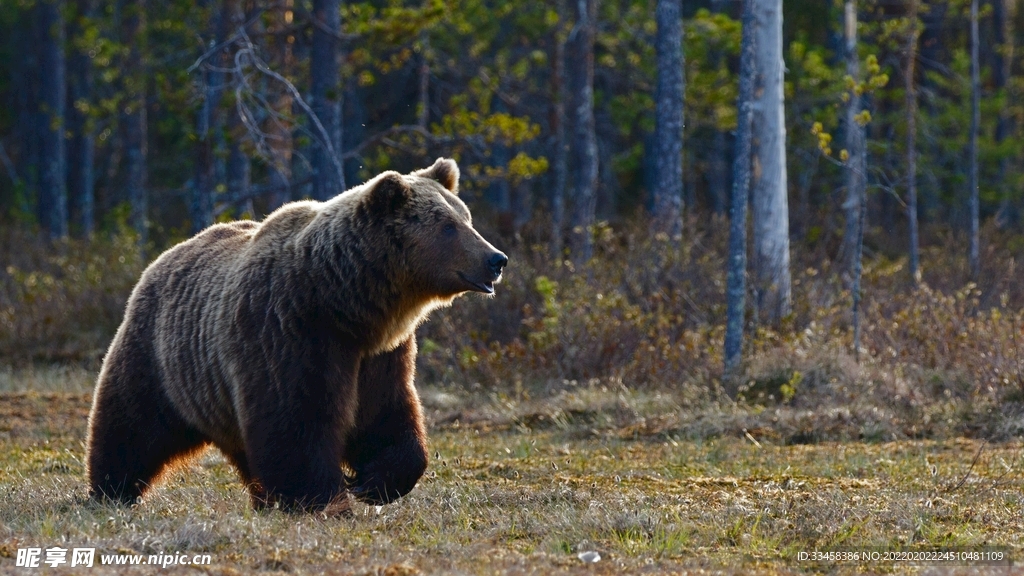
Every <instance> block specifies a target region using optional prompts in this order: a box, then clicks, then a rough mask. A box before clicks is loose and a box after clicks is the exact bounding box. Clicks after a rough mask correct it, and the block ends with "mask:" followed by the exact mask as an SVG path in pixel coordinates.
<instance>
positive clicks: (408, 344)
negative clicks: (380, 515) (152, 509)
mask: <svg viewBox="0 0 1024 576" xmlns="http://www.w3.org/2000/svg"><path fill="white" fill-rule="evenodd" d="M458 178H459V169H458V167H457V166H456V164H455V162H454V161H452V160H447V159H438V160H437V162H435V163H434V165H433V166H431V167H430V168H427V169H425V170H420V171H417V172H413V173H411V174H408V175H401V174H398V173H396V172H385V173H383V174H381V175H380V176H378V177H376V178H374V179H373V180H370V181H369V182H367V183H365V184H363V185H361V186H358V187H355V188H353V189H351V190H349V191H347V192H345V193H343V194H339V195H338V196H336V197H334V198H333V199H331V200H328V201H326V202H322V203H321V202H312V201H304V202H293V203H291V204H287V205H285V206H282V207H281V208H280V209H278V210H277V211H275V212H273V213H272V214H270V215H269V216H268V217H267V218H266V219H265V220H264V221H263V222H261V223H257V222H249V221H241V222H233V223H228V224H217V225H214V226H211V227H210V228H207V229H206V230H204V231H203V232H201V233H199V234H198V235H196V236H195V237H193V238H191V239H190V240H188V241H186V242H183V243H181V244H178V245H177V246H175V247H173V248H171V249H170V250H168V251H167V252H164V253H163V254H162V255H161V256H160V257H159V258H157V259H156V261H154V262H153V263H152V264H151V265H150V266H149V267H148V268H147V269H146V270H145V272H143V274H142V278H141V279H140V280H139V283H138V285H137V286H136V287H135V289H134V291H133V292H132V295H131V297H130V298H129V300H128V306H127V310H126V312H125V316H124V320H123V322H122V323H121V326H120V328H119V329H118V331H117V335H116V336H115V337H114V340H113V342H112V343H111V345H110V349H109V350H108V352H107V355H106V357H105V358H104V360H103V367H102V369H101V371H100V375H99V381H98V383H97V386H96V392H95V398H94V400H93V407H92V413H91V414H90V416H89V436H88V442H87V452H88V454H87V465H88V477H89V484H90V494H91V495H92V496H93V497H94V498H98V499H103V498H110V499H113V500H118V501H122V502H128V503H130V502H134V501H135V500H136V499H137V498H138V497H140V496H142V494H143V493H144V492H145V491H146V489H147V488H148V487H149V486H150V484H151V483H152V482H154V480H155V479H156V478H157V477H158V476H159V475H160V473H161V471H162V470H163V469H164V468H165V467H166V466H167V465H168V464H169V463H172V462H173V461H175V460H177V459H180V458H182V457H185V456H188V455H190V454H193V453H195V452H196V451H198V450H200V449H202V448H203V447H205V446H206V445H208V444H213V445H215V446H217V447H218V448H220V450H222V451H223V452H224V454H225V455H226V457H227V458H228V459H229V460H230V461H231V463H232V464H234V466H235V467H236V468H237V469H238V471H239V474H240V475H241V477H242V479H243V481H244V482H245V483H246V484H247V486H248V487H249V492H250V495H251V501H252V503H253V505H254V506H256V507H260V506H265V505H267V504H273V503H276V504H278V505H280V506H282V507H285V508H288V509H303V510H324V509H327V508H330V509H331V510H337V511H341V512H343V511H344V510H346V509H347V507H348V497H347V494H348V493H351V494H353V495H354V496H355V497H357V498H359V499H360V500H363V501H365V502H369V503H375V504H383V503H388V502H391V501H393V500H395V499H397V498H399V497H401V496H403V495H405V494H407V493H408V492H409V491H410V490H411V489H412V488H413V486H415V485H416V482H417V480H418V479H419V478H420V476H421V475H422V474H423V472H424V470H425V469H426V466H427V450H426V445H425V440H426V438H425V430H424V424H423V417H422V414H421V409H420V403H419V398H418V397H417V395H416V389H415V387H414V385H413V372H414V367H415V357H416V339H415V335H414V331H415V329H416V326H417V325H418V324H419V323H420V322H422V321H423V320H424V319H425V318H426V316H427V314H428V313H429V312H430V311H431V310H433V309H435V308H437V307H439V306H446V305H448V304H450V303H451V302H452V300H453V299H454V298H455V297H456V296H458V295H460V294H463V293H466V292H473V291H475V292H482V293H485V294H493V293H494V283H495V282H497V281H498V280H499V279H500V278H501V273H502V269H503V268H504V267H505V265H506V264H507V263H508V258H506V256H505V255H504V254H502V253H501V252H500V251H498V250H497V249H495V248H494V246H492V245H491V244H489V243H488V242H487V241H486V240H484V239H483V238H482V237H481V236H480V234H479V233H477V231H476V230H475V229H474V228H473V224H472V220H471V218H470V214H469V210H468V209H467V208H466V205H465V204H464V203H463V202H462V200H460V199H459V198H458V196H456V193H457V189H458ZM346 469H347V471H348V472H347V473H346V472H345V470H346Z"/></svg>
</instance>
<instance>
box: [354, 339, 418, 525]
mask: <svg viewBox="0 0 1024 576" xmlns="http://www.w3.org/2000/svg"><path fill="white" fill-rule="evenodd" d="M415 367H416V340H415V337H410V338H409V339H408V340H406V341H405V342H403V343H402V345H401V346H399V347H398V348H396V349H395V350H394V351H392V352H387V353H385V354H380V355H378V356H374V357H372V358H366V359H364V360H363V362H362V364H361V366H360V371H359V414H358V416H357V418H356V428H355V430H354V431H353V433H352V434H351V435H350V436H349V438H348V440H347V442H346V454H345V461H346V463H347V464H348V465H349V466H350V467H351V468H352V469H353V470H354V471H355V478H353V479H351V484H352V485H351V488H352V493H353V494H354V495H355V496H356V497H357V498H359V499H360V500H362V501H363V502H366V503H368V504H378V505H379V504H387V503H389V502H393V501H395V500H397V499H399V498H401V497H402V496H405V495H406V494H408V493H409V492H410V491H411V490H412V489H413V487H415V486H416V482H417V481H419V479H420V477H421V476H422V475H423V472H424V471H425V470H426V468H427V448H426V430H425V429H424V425H423V415H422V412H421V410H420V401H419V397H418V396H417V394H416V387H415V383H414V379H415Z"/></svg>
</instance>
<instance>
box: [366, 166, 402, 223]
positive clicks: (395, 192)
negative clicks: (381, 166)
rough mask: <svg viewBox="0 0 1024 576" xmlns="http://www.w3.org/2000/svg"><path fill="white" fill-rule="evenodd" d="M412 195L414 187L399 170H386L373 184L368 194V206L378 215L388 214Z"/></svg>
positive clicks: (393, 211) (396, 209)
mask: <svg viewBox="0 0 1024 576" xmlns="http://www.w3.org/2000/svg"><path fill="white" fill-rule="evenodd" d="M411 197H412V188H411V187H410V186H409V184H408V183H407V182H406V181H405V178H403V177H402V175H401V174H399V173H398V172H390V171H389V172H385V173H383V174H381V175H380V176H379V177H378V178H377V181H376V182H375V183H374V184H373V188H371V189H370V193H369V195H368V200H367V202H368V207H369V209H370V212H371V213H373V214H374V215H376V216H379V217H380V216H387V215H388V214H393V213H395V212H396V211H398V209H399V208H401V207H402V206H404V205H405V203H406V202H408V201H409V198H411Z"/></svg>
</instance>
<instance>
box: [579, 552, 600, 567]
mask: <svg viewBox="0 0 1024 576" xmlns="http://www.w3.org/2000/svg"><path fill="white" fill-rule="evenodd" d="M576 557H577V558H579V559H580V560H581V561H583V562H584V563H586V564H593V563H594V562H600V561H601V555H600V554H598V553H597V552H594V551H593V550H587V551H586V552H580V553H579V554H577V555H576Z"/></svg>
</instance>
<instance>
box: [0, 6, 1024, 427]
mask: <svg viewBox="0 0 1024 576" xmlns="http://www.w3.org/2000/svg"><path fill="white" fill-rule="evenodd" d="M1017 4H1018V3H1017V2H1015V1H1014V0H981V1H979V0H935V1H923V0H860V1H858V2H852V1H845V2H844V1H839V0H836V1H832V0H825V1H823V0H785V1H779V0H751V1H750V2H739V1H727V0H704V1H693V2H689V1H688V2H680V1H678V0H677V1H669V0H658V1H656V0H617V1H612V0H551V1H549V2H527V1H517V0H514V1H509V2H493V1H490V0H457V1H450V2H442V1H439V0H424V1H418V2H403V1H373V2H341V1H340V0H276V1H256V0H223V1H221V2H214V1H212V0H204V1H200V2H183V1H178V0H166V1H163V2H156V1H154V0H133V1H129V0H118V1H113V2H100V1H98V0H74V1H64V0H52V1H51V0H0V228H2V231H0V240H2V245H0V264H2V266H0V354H2V357H0V361H3V363H5V364H10V365H23V364H26V363H51V362H74V363H84V364H85V365H87V366H95V365H97V362H98V359H99V358H100V357H101V356H102V352H103V350H104V349H105V346H106V344H107V343H108V342H109V338H110V337H111V336H112V334H113V330H114V329H116V326H117V324H118V323H119V321H120V314H121V312H122V309H123V305H124V301H125V298H126V297H127V294H128V292H129V291H130V289H131V286H132V285H133V284H134V282H135V280H136V279H137V277H138V274H139V273H140V272H141V270H142V268H143V267H144V265H145V263H146V262H147V261H148V260H149V259H152V258H153V257H154V256H155V255H157V254H159V252H160V251H161V250H163V249H165V248H166V247H168V246H171V245H173V244H174V243H175V242H178V241H181V240H182V239H184V238H187V237H188V236H189V235H191V234H193V233H195V232H196V231H198V230H201V229H202V228H204V227H206V226H208V225H210V224H211V223H213V222H215V221H222V220H227V219H235V218H257V219H258V218H262V217H263V216H265V215H266V214H268V213H269V212H271V211H272V210H274V209H275V208H276V207H278V206H280V205H281V204H283V203H284V202H287V201H290V200H296V199H300V198H316V199H325V198H329V197H331V196H332V195H334V194H335V193H337V192H338V191H340V190H342V189H344V188H345V187H350V186H353V185H356V184H358V183H360V182H363V181H365V180H366V179H368V178H371V177H373V176H374V175H376V174H377V173H379V172H381V171H383V170H386V169H395V170H399V171H402V172H405V171H409V170H412V169H416V168H420V167H424V166H427V165H429V164H430V163H432V161H433V160H434V159H435V158H437V157H439V156H450V157H453V158H455V159H457V160H458V162H459V165H460V167H461V169H462V182H461V189H462V192H461V194H462V195H463V197H464V198H465V199H466V200H467V202H468V203H469V205H470V207H471V209H472V210H473V213H474V217H475V222H476V224H477V226H478V228H480V229H481V230H483V231H484V233H485V235H486V236H488V237H489V238H493V239H494V240H495V244H496V245H498V246H499V247H501V248H502V249H504V250H506V251H508V252H509V253H510V255H511V257H512V264H511V266H510V268H509V270H508V274H507V277H506V281H505V284H503V285H502V286H501V287H499V289H498V292H499V294H498V296H497V297H496V298H495V299H493V300H489V301H488V300H483V299H477V298H465V299H463V300H462V301H460V302H459V303H457V304H456V306H455V307H454V308H453V309H451V310H448V311H445V312H443V313H441V314H439V317H438V318H437V319H435V320H433V321H432V322H430V323H428V324H427V325H426V326H425V327H424V328H423V329H422V330H421V343H422V345H421V349H422V353H421V375H422V378H427V379H430V380H431V381H434V382H441V383H447V384H450V385H458V386H473V385H475V384H479V383H480V382H485V383H495V384H497V383H504V384H506V385H509V386H515V387H518V388H517V389H521V388H522V387H524V386H525V387H527V388H531V387H532V388H544V389H561V388H563V387H565V386H568V385H569V384H568V383H572V382H585V381H591V380H594V379H597V380H600V381H617V382H620V383H624V385H627V386H667V387H671V388H674V389H679V390H688V389H689V388H687V386H691V385H692V386H693V387H694V388H693V389H694V390H699V391H700V392H694V394H697V395H698V396H700V395H701V394H712V395H713V394H715V393H716V392H714V391H715V390H718V389H719V387H721V390H723V391H724V392H726V393H728V394H729V395H730V397H733V398H736V397H739V396H743V395H744V394H746V395H747V396H749V395H750V394H751V392H750V391H751V390H755V391H757V393H758V394H760V397H761V398H762V400H763V401H765V402H787V403H792V402H800V401H801V400H800V398H802V397H803V396H802V395H803V394H808V396H807V397H806V399H805V400H803V401H804V402H807V403H808V405H817V404H818V403H820V402H821V401H822V398H823V396H821V395H822V394H824V395H825V396H827V398H829V399H831V400H833V401H835V402H840V401H843V402H845V401H846V400H842V398H847V396H844V394H851V393H849V392H848V391H849V390H850V389H851V387H855V386H856V387H858V388H856V389H857V390H861V391H862V392H863V393H864V394H863V397H865V398H867V397H870V396H871V395H873V394H881V396H879V397H878V400H879V402H880V404H872V406H877V405H886V404H891V403H893V402H896V403H897V404H898V403H899V402H903V403H904V404H907V406H909V407H908V408H907V410H911V411H913V410H918V411H919V412H915V414H916V415H915V416H913V417H909V416H908V417H907V420H906V421H905V422H914V423H915V424H914V426H917V425H918V424H920V422H921V421H922V420H921V418H922V417H923V416H922V414H923V412H920V410H925V409H924V408H921V407H920V406H918V407H917V408H914V407H913V406H916V405H914V404H913V403H914V402H915V400H914V398H916V397H917V396H915V395H918V396H920V397H921V398H924V397H928V398H933V399H940V400H942V401H943V402H945V401H946V400H943V399H950V398H951V399H952V400H949V401H950V402H961V403H963V405H966V402H967V400H968V399H969V400H970V403H972V405H975V406H974V407H973V408H971V410H970V414H974V415H975V416H970V414H968V415H966V416H963V415H961V416H963V418H958V419H957V422H961V424H957V426H962V429H961V431H970V430H975V429H978V427H985V426H990V427H991V426H994V425H995V424H992V422H991V421H988V420H986V418H987V416H985V414H987V412H985V410H989V409H990V408H991V407H992V406H1003V407H1005V406H1007V405H1011V404H1012V403H1013V402H1017V403H1018V404H1012V405H1013V406H1018V405H1019V402H1020V401H1021V400H1022V399H1024V378H1022V377H1021V366H1024V359H1022V358H1021V352H1020V346H1019V341H1020V340H1021V339H1022V338H1024V332H1022V321H1021V320H1022V318H1024V317H1022V314H1021V310H1022V306H1024V290H1022V289H1021V286H1022V285H1024V283H1022V280H1024V278H1022V275H1021V273H1020V271H1019V270H1018V267H1017V265H1016V260H1017V259H1018V258H1019V257H1020V256H1021V255H1022V253H1024V236H1022V235H1021V233H1022V229H1021V226H1022V222H1021V210H1022V203H1024V193H1022V192H1024V190H1022V184H1024V180H1022V176H1024V153H1022V149H1021V146H1020V145H1019V143H1020V142H1021V131H1022V130H1024V106H1022V102H1024V99H1022V98H1021V94H1022V90H1024V68H1022V63H1021V58H1020V54H1019V51H1017V50H1015V46H1016V44H1017V43H1018V42H1017V39H1018V37H1020V36H1021V35H1022V34H1024V20H1022V19H1024V14H1022V12H1021V10H1019V9H1018V6H1017ZM743 48H747V51H746V52H744V50H743ZM744 79H746V83H745V81H744ZM748 202H749V216H748ZM740 208H742V210H741V209H740ZM730 224H732V227H731V228H730ZM727 287H728V290H727ZM730 318H731V319H732V321H731V322H730ZM735 370H739V372H734V371H735ZM737 374H738V375H739V377H738V378H737V377H734V376H736V375H737ZM865 387H867V388H865ZM798 389H799V390H801V391H803V392H801V393H800V394H798V393H797V390H798ZM708 390H711V392H707V391H708ZM840 390H847V392H839V391H840ZM810 391H815V392H814V393H813V394H812V393H811V392H810ZM979 398H985V399H987V400H986V401H985V402H980V403H979V402H978V399H979ZM894 399H899V400H894ZM847 400H849V398H847ZM1008 403H1010V404H1008ZM900 405H902V404H900ZM956 406H961V404H956ZM945 409H946V408H943V410H945ZM950 409H952V408H950ZM957 409H959V408H957ZM936 410H938V408H936ZM1011 411H1012V410H1011ZM975 417H977V418H978V420H974V419H972V418H975ZM865 418H868V416H865ZM894 418H895V416H894ZM939 421H940V419H936V420H934V421H932V420H929V422H939ZM942 421H943V422H944V421H945V420H942ZM950 422H952V420H950ZM963 422H967V423H966V424H963ZM1000 425H1002V424H1000ZM899 426H902V424H900V425H899ZM899 426H897V425H896V424H893V427H892V430H896V429H897V428H898V427H899ZM907 426H910V424H907ZM972 426H973V427H974V428H971V427H972ZM886 429H887V430H888V429H889V428H886ZM1001 430H1003V432H1002V433H1009V432H1006V431H1007V430H1010V429H1009V428H1001ZM906 433H907V434H911V433H910V432H906ZM893 434H895V432H893ZM915 434H916V433H915Z"/></svg>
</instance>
